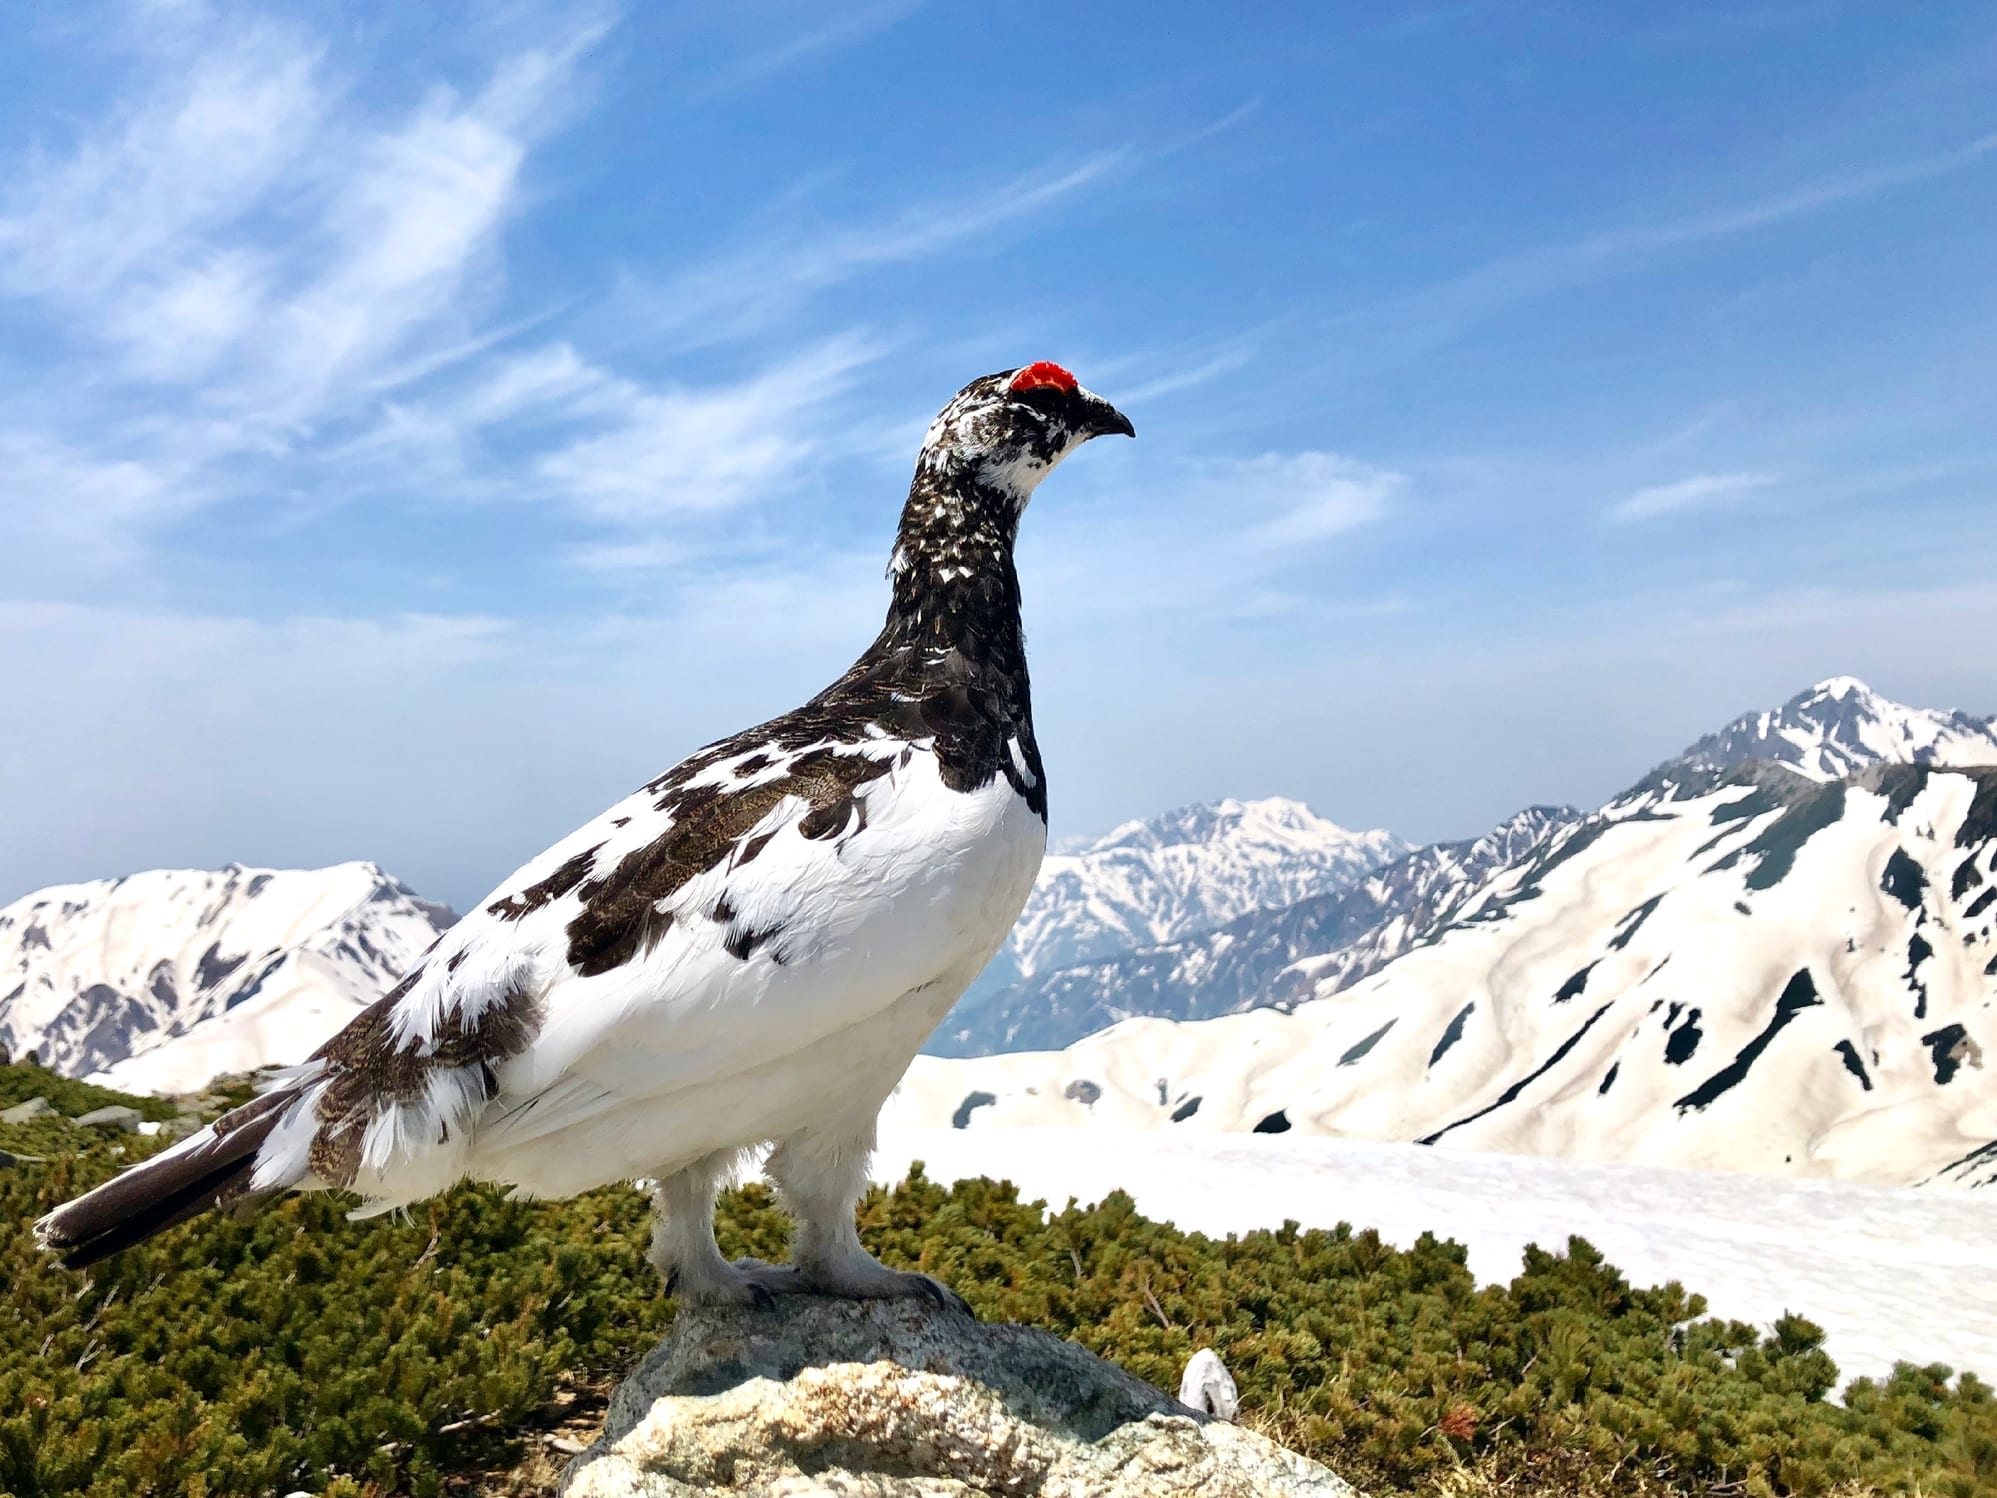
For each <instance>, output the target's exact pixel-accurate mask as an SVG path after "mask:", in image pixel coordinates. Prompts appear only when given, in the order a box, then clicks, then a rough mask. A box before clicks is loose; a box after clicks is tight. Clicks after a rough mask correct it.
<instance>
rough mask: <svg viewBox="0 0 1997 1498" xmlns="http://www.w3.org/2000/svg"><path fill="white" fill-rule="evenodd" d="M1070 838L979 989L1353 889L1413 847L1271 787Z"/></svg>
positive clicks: (1045, 867)
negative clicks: (1353, 827)
mask: <svg viewBox="0 0 1997 1498" xmlns="http://www.w3.org/2000/svg"><path fill="white" fill-rule="evenodd" d="M1063 846H1064V848H1065V851H1062V852H1055V853H1050V854H1048V855H1047V860H1046V862H1045V863H1044V864H1042V865H1041V869H1040V877H1039V879H1038V880H1037V881H1036V882H1035V884H1034V886H1033V893H1032V895H1031V896H1029V897H1028V899H1027V902H1026V909H1025V910H1024V911H1023V912H1021V914H1020V917H1019V921H1018V923H1017V924H1016V925H1014V927H1013V929H1012V934H1011V936H1009V937H1008V938H1007V939H1006V944H1005V946H1004V947H1003V948H1002V949H1001V950H1000V952H999V954H998V956H997V957H995V958H993V959H992V963H991V966H990V967H988V968H987V969H986V970H985V973H984V975H983V977H982V978H981V979H980V980H979V984H978V990H977V991H980V992H985V993H991V992H996V991H997V990H999V989H1002V988H1004V987H1006V986H1008V985H1009V984H1012V983H1015V982H1017V981H1019V980H1020V979H1022V978H1029V977H1032V976H1034V975H1035V974H1037V973H1045V972H1048V971H1051V970H1052V969H1055V968H1060V967H1067V966H1069V965H1071V964H1073V963H1077V962H1086V961H1089V960H1092V959H1095V958H1100V957H1108V956H1112V955H1114V954H1116V953H1119V952H1125V951H1128V950H1129V949H1131V948H1132V947H1140V946H1151V945H1153V944H1155V943H1157V942H1164V941H1173V940H1176V939H1177V938H1179V937H1181V936H1186V935H1188V934H1190V933H1192V932H1195V931H1206V930H1210V929H1212V928H1213V927H1215V926H1220V925H1224V924H1226V923H1227V922H1228V921H1231V920H1233V919H1234V918H1235V917H1237V916H1240V915H1243V914H1245V913H1247V912H1248V911H1251V910H1259V909H1266V908H1271V907H1275V906H1280V905H1289V904H1292V903H1293V902H1295V901H1297V900H1300V899H1303V898H1304V897H1305V896H1307V895H1316V894H1322V893H1325V892H1328V891H1333V890H1339V889H1343V888H1345V887H1347V886H1348V885H1350V884H1352V883H1353V882H1354V881H1356V880H1358V879H1360V878H1362V877H1364V876H1365V875H1366V874H1369V873H1371V872H1372V871H1373V870H1374V869H1376V868H1378V867H1380V866H1381V865H1382V864H1385V863H1391V862H1393V860H1395V859H1397V858H1399V857H1400V856H1401V855H1402V854H1404V853H1406V852H1407V851H1408V849H1409V846H1410V845H1409V844H1407V843H1404V842H1402V841H1401V840H1400V839H1399V838H1397V837H1395V836H1394V835H1393V834H1392V833H1391V832H1380V831H1373V832H1352V831H1348V830H1347V829H1346V828H1343V827H1341V826H1339V825H1338V824H1337V823H1336V822H1332V821H1329V820H1327V819H1326V818H1324V817H1321V816H1319V815H1318V814H1317V813H1316V812H1314V811H1312V810H1311V809H1310V808H1309V807H1308V806H1306V805H1304V804H1303V803H1302V802H1301V801H1290V800H1285V799H1284V798H1282V797H1280V796H1271V797H1268V798H1266V799H1264V800H1260V801H1236V800H1232V799H1229V800H1225V801H1215V802H1213V803H1211V804H1208V805H1204V806H1185V807H1180V808H1179V809H1178V810H1176V811H1169V812H1166V813H1165V814H1164V815H1162V816H1157V817H1152V818H1150V819H1149V820H1147V821H1138V822H1125V823H1124V824H1123V825H1122V826H1120V827H1116V828H1113V829H1112V830H1111V831H1109V832H1107V833H1105V834H1103V835H1102V836H1101V837H1098V838H1092V839H1086V840H1082V841H1079V842H1074V843H1068V844H1064V845H1063Z"/></svg>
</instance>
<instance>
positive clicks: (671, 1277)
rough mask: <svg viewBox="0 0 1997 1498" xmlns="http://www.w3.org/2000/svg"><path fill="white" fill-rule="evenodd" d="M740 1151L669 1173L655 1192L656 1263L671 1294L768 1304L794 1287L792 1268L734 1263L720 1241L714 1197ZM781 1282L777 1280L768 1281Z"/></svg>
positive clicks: (695, 1301) (711, 1301)
mask: <svg viewBox="0 0 1997 1498" xmlns="http://www.w3.org/2000/svg"><path fill="white" fill-rule="evenodd" d="M735 1160H736V1152H735V1151H733V1150H722V1151H719V1152H717V1153H715V1154H712V1155H703V1156H702V1157H701V1158H700V1159H698V1160H696V1161H694V1162H693V1164H691V1165H688V1166H686V1167H685V1168H683V1169H681V1170H677V1171H674V1172H673V1173H672V1174H671V1175H668V1176H665V1177H663V1178H662V1179H661V1180H660V1181H659V1184H658V1186H657V1188H656V1189H655V1190H654V1191H653V1193H652V1202H653V1206H654V1208H655V1209H656V1210H655V1214H654V1217H653V1221H652V1251H651V1254H650V1258H651V1260H652V1267H653V1268H655V1269H657V1270H658V1271H659V1277H660V1278H661V1279H663V1280H664V1281H665V1286H666V1293H667V1294H668V1295H676V1296H678V1297H679V1298H680V1299H681V1300H682V1301H683V1302H685V1303H686V1304H688V1305H768V1304H769V1303H770V1296H771V1293H772V1291H773V1290H775V1289H779V1288H788V1281H789V1279H790V1278H792V1276H791V1274H790V1271H788V1270H787V1269H784V1268H782V1267H780V1266H775V1265H770V1264H765V1263H763V1262H762V1261H761V1260H760V1259H744V1260H742V1261H741V1262H740V1263H737V1264H731V1263H729V1262H728V1261H727V1260H726V1259H724V1258H722V1257H721V1249H720V1246H719V1245H718V1244H716V1243H715V1241H714V1197H715V1193H716V1192H718V1191H719V1190H720V1189H721V1183H722V1182H723V1181H724V1180H726V1179H727V1177H728V1173H729V1171H730V1170H731V1169H733V1167H734V1164H735ZM768 1281H775V1282H776V1283H775V1284H770V1283H767V1282H768Z"/></svg>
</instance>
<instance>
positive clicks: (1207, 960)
mask: <svg viewBox="0 0 1997 1498" xmlns="http://www.w3.org/2000/svg"><path fill="white" fill-rule="evenodd" d="M1580 816H1581V813H1580V812H1578V811H1575V810H1573V809H1572V808H1570V807H1543V806H1536V807H1531V808H1529V809H1528V810H1526V811H1522V812H1520V813H1518V815H1516V816H1514V817H1511V818H1510V819H1508V820H1507V821H1505V822H1502V823H1500V824H1499V825H1498V826H1497V827H1494V828H1493V829H1492V830H1491V831H1489V832H1487V833H1485V834H1484V835H1483V836H1482V837H1477V838H1470V839H1467V840H1465V841H1463V842H1455V843H1437V844H1434V845H1433V846H1430V847H1427V848H1419V849H1416V850H1415V851H1414V852H1412V853H1409V854H1407V855H1406V856H1405V857H1402V858H1399V859H1397V860H1395V861H1394V862H1392V863H1389V864H1385V865H1382V866H1381V867H1379V868H1377V869H1375V870H1374V871H1373V872H1372V873H1370V874H1366V875H1364V876H1363V877H1361V878H1360V879H1358V880H1357V881H1356V882H1353V883H1349V884H1346V885H1344V886H1343V887H1340V888H1335V889H1331V890H1327V891H1326V892H1324V893H1322V894H1315V895H1306V896H1305V897H1304V898H1302V899H1300V900H1296V901H1294V902H1292V903H1290V904H1288V905H1282V906H1277V907H1275V908H1270V909H1257V910H1251V911H1249V912H1248V913H1247V914H1246V915H1242V916H1238V917H1236V918H1235V919H1234V920H1231V921H1229V922H1227V924H1225V925H1223V926H1220V927H1219V928H1217V929H1215V930H1211V931H1203V932H1199V933H1197V934H1195V935H1193V936H1188V937H1185V938H1182V939H1180V940H1178V941H1173V942H1163V943H1159V944H1156V945H1147V946H1141V947H1138V948H1137V949H1136V950H1134V951H1128V952H1121V953H1118V954H1117V955H1115V956H1113V957H1106V958H1102V959H1099V960H1097V961H1093V962H1082V963H1076V964H1074V965H1072V966H1068V967H1062V968H1056V969H1054V970H1052V971H1050V972H1046V973H1041V974H1037V975H1035V976H1034V977H1031V978H1027V979H1023V980H1021V981H1019V982H1016V983H1013V984H1011V985H1010V986H1006V987H1000V988H995V989H994V988H988V987H981V988H979V989H974V990H973V991H972V992H971V993H970V994H967V995H966V996H965V998H964V1001H963V1002H962V1003H960V1004H959V1005H958V1006H957V1008H956V1009H955V1010H953V1011H952V1012H951V1014H950V1016H949V1018H948V1019H946V1020H945V1021H944V1023H943V1026H942V1028H941V1029H939V1030H938V1031H937V1033H936V1036H935V1038H934V1039H933V1040H932V1041H931V1043H930V1045H929V1050H931V1051H932V1052H933V1053H934V1054H936V1055H939V1056H984V1055H990V1054H991V1053H993V1052H995V1051H1019V1050H1042V1049H1056V1048H1059V1047H1061V1046H1065V1045H1068V1044H1070V1043H1071V1042H1073V1041H1076V1040H1079V1039H1081V1038H1082V1037H1083V1036H1085V1035H1089V1034H1093V1033H1094V1032H1095V1031H1097V1030H1100V1029H1103V1028H1104V1027H1106V1026H1108V1025H1113V1024H1115V1023H1116V1022H1117V1021H1119V1020H1122V1019H1127V1018H1129V1017H1131V1016H1132V1015H1152V1016H1158V1017H1162V1018H1167V1019H1208V1018H1211V1017H1213V1016H1215V1015H1220V1014H1232V1013H1235V1012H1237V1011H1239V1010H1243V1009H1252V1008H1255V1007H1257V1006H1259V1005H1263V1004H1282V1003H1287V1002H1293V1001H1295V1000H1296V999H1299V998H1304V997H1308V996H1309V995H1310V994H1311V993H1312V992H1313V991H1314V990H1315V989H1317V988H1318V987H1319V986H1321V985H1323V984H1326V983H1331V984H1332V986H1334V987H1336V986H1342V985H1343V984H1345V983H1353V982H1357V981H1358V980H1359V979H1360V978H1363V977H1364V976H1366V974H1368V973H1370V972H1372V971H1374V970H1375V969H1376V968H1378V967H1380V966H1382V965H1383V964H1385V963H1387V962H1388V961H1390V960H1392V959H1393V958H1394V957H1396V956H1398V955H1399V954H1400V953H1402V952H1404V951H1406V950H1408V949H1409V948H1410V947H1412V946H1414V945H1416V944H1417V943H1419V942H1420V941H1422V940H1424V939H1425V938H1426V937H1427V936H1428V935H1429V934H1430V933H1431V932H1433V931H1434V930H1435V929H1436V928H1437V927H1439V926H1440V925H1442V924H1444V923H1446V921H1447V920H1448V919H1449V916H1450V914H1451V913H1452V912H1453V911H1454V910H1455V908H1456V906H1457V905H1458V903H1459V902H1460V901H1461V900H1462V899H1463V898H1464V897H1466V896H1467V895H1468V894H1469V893H1470V892H1471V891H1472V890H1474V889H1476V888H1477V887H1478V886H1479V885H1481V884H1482V883H1483V882H1484V880H1485V879H1487V878H1488V877H1489V876H1490V875H1492V874H1494V873H1496V872H1497V871H1498V870H1500V869H1502V868H1505V867H1507V866H1509V865H1510V864H1512V863H1514V862H1516V861H1517V860H1518V859H1519V858H1521V857H1523V856H1524V855H1525V854H1526V853H1527V852H1528V851H1529V850H1530V849H1532V848H1533V847H1535V846H1536V845H1537V844H1538V843H1539V842H1540V841H1542V840H1543V839H1544V838H1546V837H1547V836H1548V835H1549V834H1550V833H1551V831H1552V830H1553V829H1555V828H1557V827H1561V826H1564V825H1566V824H1568V823H1570V822H1574V821H1577V820H1579V818H1580ZM1334 976H1335V977H1336V981H1335V982H1334V981H1333V980H1334Z"/></svg>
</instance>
